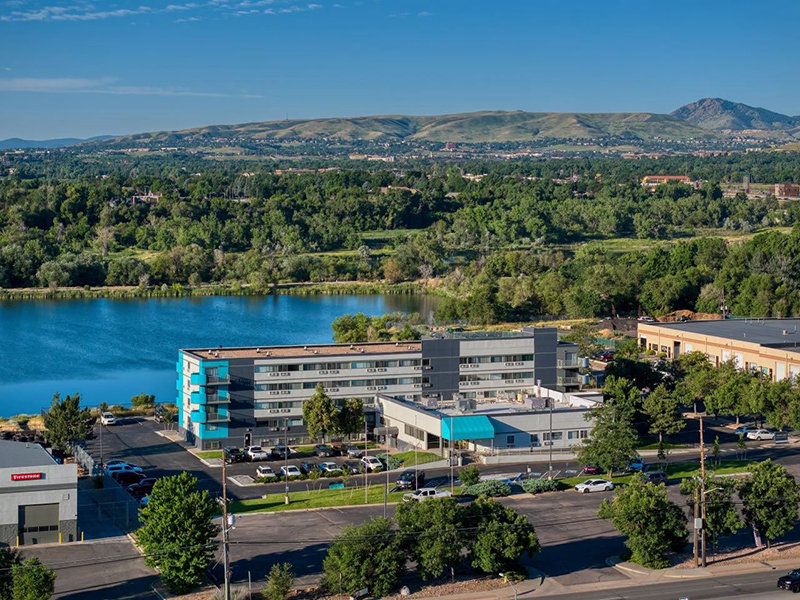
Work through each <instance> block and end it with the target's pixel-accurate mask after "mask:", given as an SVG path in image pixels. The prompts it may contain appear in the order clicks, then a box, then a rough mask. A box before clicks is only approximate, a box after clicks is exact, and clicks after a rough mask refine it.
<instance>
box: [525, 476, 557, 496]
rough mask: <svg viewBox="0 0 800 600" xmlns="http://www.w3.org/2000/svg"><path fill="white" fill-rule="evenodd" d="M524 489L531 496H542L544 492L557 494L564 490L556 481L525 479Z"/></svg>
mask: <svg viewBox="0 0 800 600" xmlns="http://www.w3.org/2000/svg"><path fill="white" fill-rule="evenodd" d="M522 489H523V490H525V491H526V492H528V493H529V494H541V493H542V492H556V491H558V490H560V489H562V488H561V484H560V483H559V482H558V481H556V480H555V479H524V480H523V481H522Z"/></svg>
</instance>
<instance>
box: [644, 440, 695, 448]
mask: <svg viewBox="0 0 800 600" xmlns="http://www.w3.org/2000/svg"><path fill="white" fill-rule="evenodd" d="M689 447H690V445H689V444H673V443H672V442H664V448H665V449H666V450H676V449H679V448H689ZM637 448H638V449H639V450H658V442H651V441H650V440H642V442H641V445H639V446H637Z"/></svg>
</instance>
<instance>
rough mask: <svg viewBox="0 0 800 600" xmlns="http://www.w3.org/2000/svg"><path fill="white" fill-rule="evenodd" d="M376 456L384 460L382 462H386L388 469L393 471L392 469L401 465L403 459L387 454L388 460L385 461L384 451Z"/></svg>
mask: <svg viewBox="0 0 800 600" xmlns="http://www.w3.org/2000/svg"><path fill="white" fill-rule="evenodd" d="M377 457H378V458H379V459H381V460H382V461H383V462H384V464H387V466H388V468H389V470H390V471H393V470H394V469H399V468H400V467H402V466H403V461H402V460H400V459H398V458H395V457H394V456H389V461H388V463H387V461H386V453H385V452H384V453H382V454H378V455H377Z"/></svg>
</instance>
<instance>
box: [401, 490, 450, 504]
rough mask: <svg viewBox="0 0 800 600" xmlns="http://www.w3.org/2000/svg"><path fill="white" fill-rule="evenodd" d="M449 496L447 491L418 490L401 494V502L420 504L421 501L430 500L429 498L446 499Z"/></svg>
mask: <svg viewBox="0 0 800 600" xmlns="http://www.w3.org/2000/svg"><path fill="white" fill-rule="evenodd" d="M449 495H450V491H449V490H437V489H435V488H419V489H418V490H417V491H416V492H409V493H408V494H403V502H413V501H415V500H416V501H417V502H422V501H423V500H430V499H431V498H447V497H448V496H449Z"/></svg>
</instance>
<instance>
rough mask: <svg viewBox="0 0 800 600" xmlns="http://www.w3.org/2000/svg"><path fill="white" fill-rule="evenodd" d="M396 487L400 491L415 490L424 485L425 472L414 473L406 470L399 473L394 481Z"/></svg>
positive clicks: (412, 470) (411, 470)
mask: <svg viewBox="0 0 800 600" xmlns="http://www.w3.org/2000/svg"><path fill="white" fill-rule="evenodd" d="M396 484H397V487H399V488H400V489H401V490H402V489H409V490H416V489H417V488H420V487H423V486H424V485H425V471H415V470H414V469H407V470H405V471H403V472H402V473H400V477H398V478H397V481H396Z"/></svg>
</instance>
